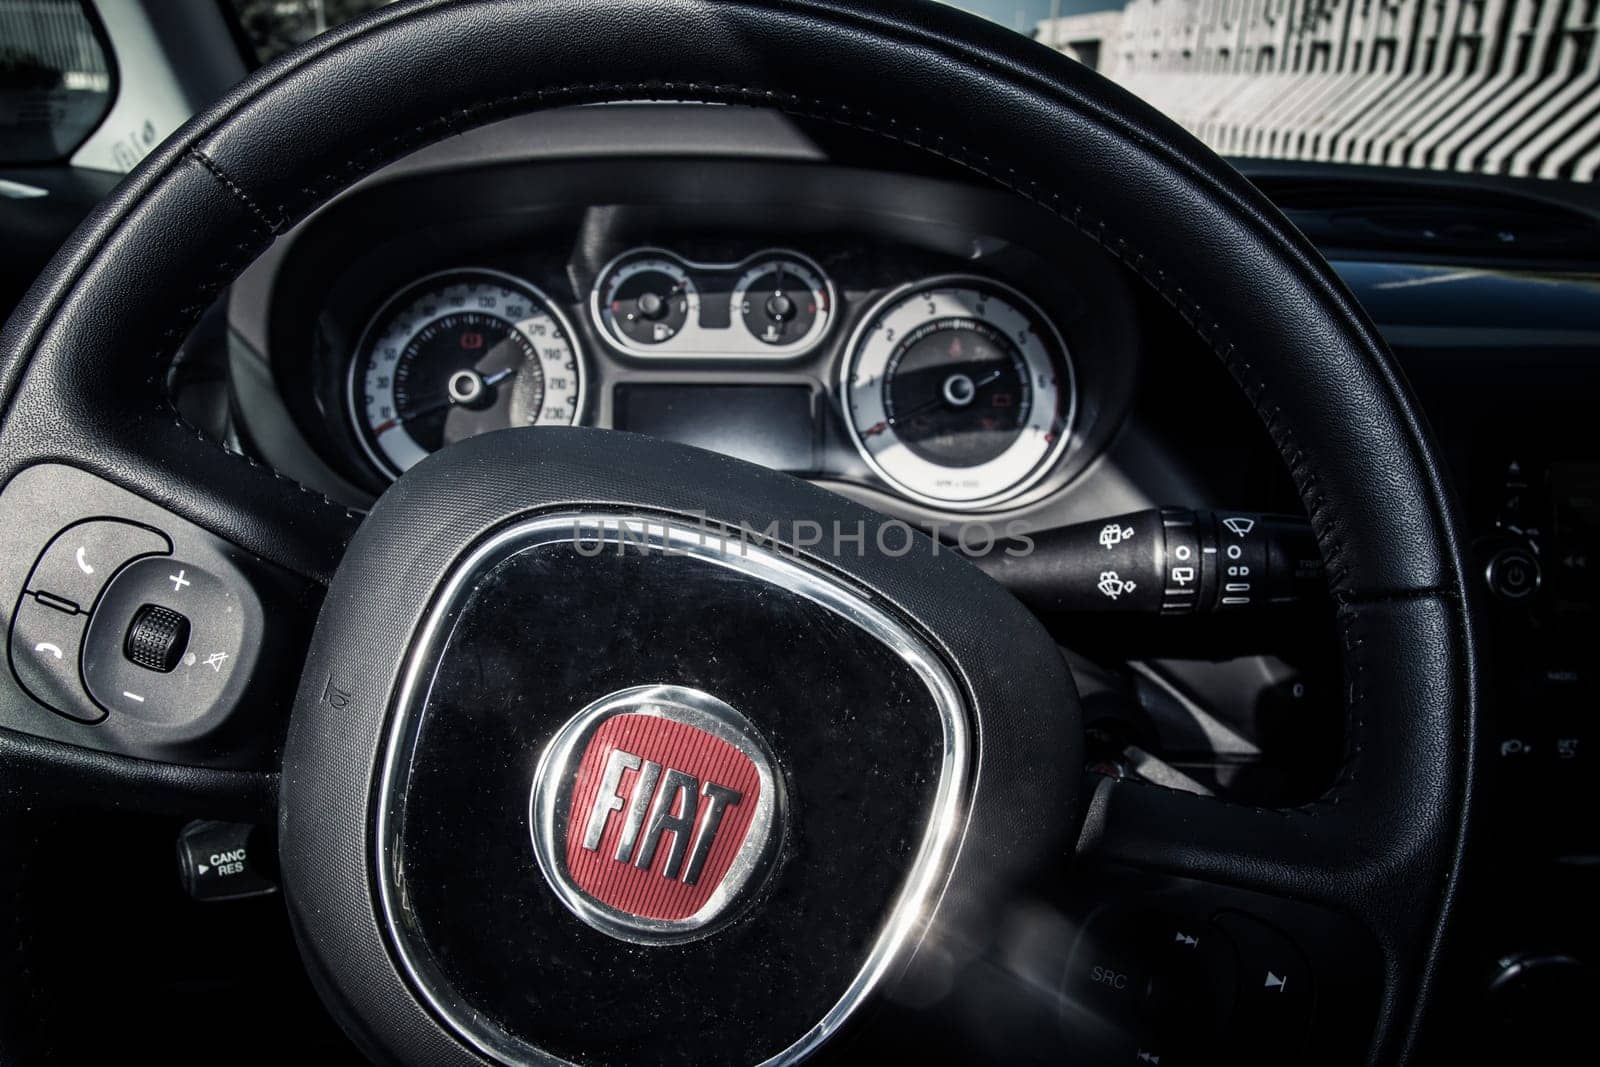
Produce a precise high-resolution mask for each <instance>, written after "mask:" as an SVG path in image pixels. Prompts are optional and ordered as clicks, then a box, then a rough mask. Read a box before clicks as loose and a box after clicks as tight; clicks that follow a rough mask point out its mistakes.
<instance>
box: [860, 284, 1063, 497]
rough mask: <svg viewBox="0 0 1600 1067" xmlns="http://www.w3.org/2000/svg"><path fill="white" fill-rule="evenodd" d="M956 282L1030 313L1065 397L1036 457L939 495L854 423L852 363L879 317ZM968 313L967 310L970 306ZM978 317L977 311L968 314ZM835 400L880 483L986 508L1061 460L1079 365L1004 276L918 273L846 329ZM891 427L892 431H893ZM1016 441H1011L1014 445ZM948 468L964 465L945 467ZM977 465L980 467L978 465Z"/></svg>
mask: <svg viewBox="0 0 1600 1067" xmlns="http://www.w3.org/2000/svg"><path fill="white" fill-rule="evenodd" d="M955 287H968V288H973V289H978V290H985V289H986V290H989V291H990V292H992V293H994V294H995V295H996V296H998V297H1000V298H1001V299H1002V300H1003V301H1005V302H1007V303H1009V304H1013V305H1015V307H1016V309H1017V310H1018V311H1019V312H1020V313H1021V314H1022V315H1023V316H1024V317H1030V316H1031V317H1032V319H1033V320H1034V322H1035V323H1037V325H1038V327H1039V331H1040V337H1041V338H1042V339H1043V340H1044V341H1045V342H1046V343H1047V346H1048V345H1053V346H1054V347H1055V350H1056V352H1057V353H1059V356H1060V361H1061V371H1062V376H1061V380H1060V381H1058V382H1057V383H1056V390H1057V394H1058V396H1061V397H1063V398H1064V399H1065V401H1066V402H1065V404H1064V405H1061V407H1062V409H1063V414H1062V415H1061V418H1060V423H1061V429H1060V433H1059V435H1058V436H1057V438H1056V439H1055V440H1054V441H1053V442H1051V443H1050V444H1049V447H1048V448H1046V449H1045V450H1043V452H1042V453H1041V455H1040V456H1039V458H1038V459H1037V460H1036V461H1034V462H1032V463H1030V464H1029V465H1028V466H1027V468H1026V469H1025V470H1023V471H1022V472H1021V473H1018V474H1013V475H1009V476H1007V480H1006V481H1005V482H1004V483H1003V484H999V485H996V486H995V487H993V488H992V489H989V490H988V491H985V492H982V493H978V494H974V495H971V496H962V495H955V494H948V495H941V494H939V493H936V492H932V491H929V490H928V489H927V488H926V487H919V486H918V485H916V484H913V479H912V478H910V477H908V476H907V475H906V473H905V472H896V471H894V470H891V469H890V464H888V463H885V462H884V461H883V460H882V459H881V458H880V457H879V456H878V455H877V454H875V453H874V452H873V450H872V449H871V448H869V447H868V446H867V442H866V439H865V437H864V436H863V433H862V427H861V426H859V425H858V422H859V421H860V420H859V419H858V413H857V412H856V410H855V399H854V398H855V393H856V388H857V387H856V386H855V385H854V383H853V381H852V379H853V378H854V377H855V373H856V369H857V367H858V366H859V365H860V363H861V356H862V353H863V351H864V348H865V346H866V344H867V341H868V337H869V335H870V334H871V332H872V331H873V330H874V329H875V328H876V326H877V325H878V323H879V321H880V320H881V319H882V318H883V317H884V315H885V314H886V313H889V312H892V311H894V310H895V309H897V308H898V307H899V306H900V305H902V304H904V303H906V302H907V298H908V297H911V296H913V295H914V294H917V293H920V292H924V291H928V292H931V291H934V290H944V289H950V288H955ZM967 314H969V315H971V313H970V312H968V313H967ZM971 317H973V318H977V317H978V316H976V315H971ZM838 381H839V385H838V400H839V405H840V409H841V414H842V415H843V416H844V425H845V429H846V430H847V431H848V432H849V434H850V442H851V444H853V445H855V448H856V452H857V453H858V454H859V455H860V456H861V459H862V461H863V462H865V463H866V464H867V466H868V467H870V468H871V469H872V471H873V473H874V474H876V475H877V476H878V477H879V478H880V479H882V480H883V482H884V484H885V485H886V486H887V487H888V488H889V489H891V490H892V491H894V492H895V493H898V494H899V495H901V496H903V497H906V498H907V499H909V500H914V501H916V502H917V503H919V504H923V505H926V506H928V507H934V508H940V509H942V510H945V511H958V512H971V511H987V510H992V509H996V508H1000V507H1003V506H1007V505H1012V504H1015V503H1018V502H1019V501H1020V499H1021V498H1022V497H1023V496H1024V495H1025V494H1027V493H1028V492H1029V491H1030V490H1033V489H1035V488H1037V487H1038V486H1039V485H1040V484H1041V483H1042V482H1043V481H1044V479H1045V478H1046V477H1047V476H1048V475H1049V474H1050V473H1051V472H1052V471H1054V470H1055V469H1056V468H1057V467H1058V466H1060V463H1061V458H1062V456H1064V455H1065V454H1066V451H1067V447H1068V446H1069V445H1070V443H1071V441H1072V434H1073V432H1074V430H1075V429H1076V428H1077V421H1078V378H1077V368H1076V367H1075V366H1074V364H1073V361H1072V351H1071V349H1069V348H1068V347H1067V342H1066V339H1065V338H1063V337H1062V336H1061V330H1060V328H1059V327H1057V326H1056V324H1055V321H1054V320H1053V319H1051V318H1050V316H1049V315H1046V314H1045V313H1044V310H1043V309H1042V308H1041V307H1039V305H1038V304H1037V303H1035V302H1034V301H1033V300H1030V299H1029V298H1028V297H1027V296H1025V295H1023V294H1022V293H1020V292H1018V291H1017V290H1016V289H1014V288H1013V287H1011V286H1009V285H1007V284H1005V283H1004V282H999V281H995V280H994V279H993V278H987V277H984V276H982V275H978V274H939V275H935V276H933V277H931V278H921V279H918V280H917V281H912V282H907V283H906V284H904V285H900V286H897V287H895V288H894V289H891V290H890V291H889V292H887V293H885V294H884V295H883V296H881V297H879V298H878V299H877V300H875V301H874V302H873V303H872V305H871V306H870V307H868V308H867V311H866V313H865V314H863V315H862V316H861V318H860V319H859V320H858V321H857V322H856V325H855V329H854V330H853V331H852V332H851V334H850V339H849V341H848V343H847V344H846V345H845V348H844V355H843V358H842V359H841V360H840V363H839V379H838ZM876 388H877V389H878V390H882V389H883V388H884V383H883V382H882V381H879V382H877V383H876ZM891 432H892V431H891ZM1015 448H1016V446H1015V445H1013V446H1012V450H1013V451H1014V450H1015ZM1003 459H1004V456H1002V457H999V458H997V459H995V460H991V461H990V462H989V463H988V464H986V465H985V466H987V467H990V468H995V469H997V470H998V469H999V468H1000V467H1002V466H1003V465H1004V464H1003V463H1002V460H1003ZM911 466H912V467H913V468H916V469H928V470H932V469H934V468H936V467H937V466H938V465H937V464H934V463H932V462H931V461H927V460H922V459H917V458H915V457H913V458H912V461H911ZM945 469H946V470H949V471H957V470H962V469H964V468H954V467H952V468H945ZM980 469H981V468H980Z"/></svg>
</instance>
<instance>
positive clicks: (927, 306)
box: [842, 276, 1076, 510]
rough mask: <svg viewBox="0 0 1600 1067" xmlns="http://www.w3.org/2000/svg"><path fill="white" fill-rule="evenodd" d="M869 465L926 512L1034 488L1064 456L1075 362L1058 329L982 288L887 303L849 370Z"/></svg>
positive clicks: (856, 424)
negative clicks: (931, 507)
mask: <svg viewBox="0 0 1600 1067" xmlns="http://www.w3.org/2000/svg"><path fill="white" fill-rule="evenodd" d="M842 385H843V395H844V403H845V414H846V423H847V425H848V426H849V429H850V435H851V438H852V439H853V440H854V441H855V444H856V447H857V448H858V449H859V450H860V452H861V455H862V458H863V459H865V460H866V461H867V463H868V465H869V466H871V467H872V469H873V470H874V471H876V472H877V473H878V475H879V476H880V477H882V478H883V479H884V480H885V481H887V482H888V483H890V484H891V485H892V486H894V487H895V488H896V489H898V490H899V491H900V492H902V493H903V494H905V495H906V496H908V497H911V498H913V499H915V500H919V501H922V502H923V503H927V504H933V505H937V506H941V507H946V508H953V509H956V510H974V509H978V508H984V507H991V506H994V505H997V504H1001V503H1004V502H1005V501H1007V500H1010V499H1012V498H1014V497H1016V496H1018V495H1020V494H1021V493H1023V492H1026V491H1027V490H1028V489H1030V488H1032V487H1033V486H1034V485H1036V484H1038V482H1039V480H1040V479H1042V478H1043V477H1044V476H1045V475H1046V474H1048V473H1049V471H1050V470H1051V469H1052V468H1053V467H1054V465H1055V462H1056V460H1058V459H1059V458H1060V456H1061V453H1062V451H1063V450H1064V449H1065V448H1066V445H1067V440H1068V435H1069V434H1070V432H1071V429H1072V418H1073V412H1074V405H1075V402H1076V398H1075V390H1074V386H1073V378H1072V364H1071V361H1070V359H1069V358H1068V355H1067V349H1066V345H1065V343H1064V342H1063V341H1062V340H1061V335H1060V334H1059V333H1058V332H1057V331H1056V329H1055V327H1054V326H1053V325H1052V324H1051V323H1050V320H1049V319H1048V318H1046V317H1045V315H1044V313H1043V312H1041V311H1040V310H1039V309H1038V308H1037V307H1036V306H1035V305H1034V304H1033V303H1032V302H1031V301H1029V300H1028V299H1027V298H1026V297H1024V296H1022V294H1020V293H1018V292H1016V291H1015V290H1013V289H1010V288H1009V287H1006V286H1003V285H1000V284H999V283H997V282H993V281H989V280H987V279H982V278H972V277H964V276H952V277H944V278H932V279H929V280H927V281H922V282H917V283H915V284H913V285H908V286H905V287H903V288H900V289H897V290H895V291H894V292H892V293H890V294H889V295H888V296H886V297H884V298H883V299H882V300H881V301H880V302H879V303H878V304H877V306H876V307H874V308H873V309H872V310H871V311H870V312H868V314H867V315H866V317H865V318H863V319H862V321H861V324H860V325H859V326H858V327H857V328H856V333H855V336H854V338H853V339H852V340H851V344H850V350H849V355H848V359H847V360H846V362H845V367H844V377H843V383H842Z"/></svg>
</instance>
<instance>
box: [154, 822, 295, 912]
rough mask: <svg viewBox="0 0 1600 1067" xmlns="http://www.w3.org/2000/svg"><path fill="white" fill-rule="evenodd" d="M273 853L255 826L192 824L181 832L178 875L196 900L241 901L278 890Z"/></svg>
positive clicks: (186, 889)
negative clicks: (244, 898) (241, 899)
mask: <svg viewBox="0 0 1600 1067" xmlns="http://www.w3.org/2000/svg"><path fill="white" fill-rule="evenodd" d="M272 856H273V850H272V845H271V843H270V842H269V841H268V840H267V835H266V832H265V830H264V829H263V828H262V827H260V826H256V825H254V824H252V823H240V822H211V821H204V820H202V821H198V822H192V823H190V824H189V825H187V826H185V827H184V828H183V829H182V830H180V831H179V832H178V875H179V877H180V878H182V879H183V888H184V890H185V891H187V892H188V894H189V895H190V896H191V897H193V898H194V899H195V900H238V899H240V898H242V897H259V896H265V895H266V894H268V893H276V892H277V891H278V885H277V882H276V881H274V880H273V872H272V867H273V862H272Z"/></svg>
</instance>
